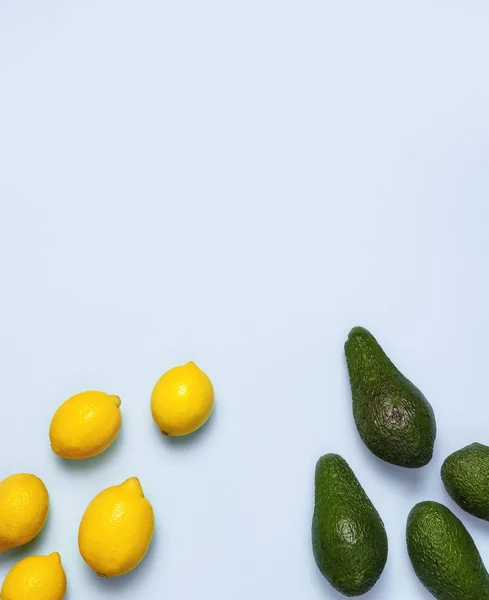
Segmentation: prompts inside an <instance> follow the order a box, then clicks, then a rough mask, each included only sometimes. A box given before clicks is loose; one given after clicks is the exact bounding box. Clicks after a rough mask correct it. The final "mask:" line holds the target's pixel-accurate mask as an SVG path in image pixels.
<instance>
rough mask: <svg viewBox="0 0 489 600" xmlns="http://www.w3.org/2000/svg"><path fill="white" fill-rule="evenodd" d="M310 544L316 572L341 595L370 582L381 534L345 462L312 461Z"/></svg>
mask: <svg viewBox="0 0 489 600" xmlns="http://www.w3.org/2000/svg"><path fill="white" fill-rule="evenodd" d="M315 485H316V491H315V505H314V516H313V520H312V547H313V552H314V558H315V560H316V564H317V566H318V567H319V570H320V571H321V573H322V574H323V575H324V577H325V578H326V579H327V580H328V581H329V582H330V584H331V585H332V586H333V587H334V588H335V589H336V590H338V591H339V592H341V593H342V594H344V595H345V596H360V595H362V594H365V593H366V592H368V591H369V590H370V589H371V588H372V587H373V586H374V585H375V583H376V581H377V580H378V578H379V577H380V575H381V574H382V571H383V570H384V567H385V563H386V561H387V534H386V532H385V528H384V524H383V522H382V519H381V518H380V515H379V513H378V512H377V511H376V509H375V507H374V505H373V504H372V502H371V501H370V499H369V498H368V496H367V494H366V493H365V491H364V489H363V488H362V486H361V485H360V483H359V481H358V479H357V478H356V477H355V474H354V473H353V471H352V470H351V468H350V467H349V465H348V463H347V462H346V461H345V460H344V459H343V458H342V457H341V456H339V455H338V454H326V455H325V456H323V457H321V458H320V459H319V461H318V462H317V465H316V481H315Z"/></svg>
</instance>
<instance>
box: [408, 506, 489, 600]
mask: <svg viewBox="0 0 489 600" xmlns="http://www.w3.org/2000/svg"><path fill="white" fill-rule="evenodd" d="M406 541H407V547H408V553H409V558H410V559H411V563H412V565H413V568H414V571H415V573H416V575H417V576H418V578H419V579H420V581H421V583H422V584H423V585H424V586H425V588H426V589H427V590H429V591H430V592H431V593H432V594H433V596H434V597H435V598H437V600H488V599H489V574H488V572H487V571H486V568H485V566H484V564H483V562H482V559H481V557H480V554H479V551H478V550H477V547H476V545H475V543H474V540H473V539H472V536H471V535H470V533H469V532H468V531H467V529H465V527H464V525H463V523H462V522H461V521H460V520H459V519H458V518H457V517H456V516H455V515H454V514H453V513H452V512H451V511H450V510H449V509H448V508H447V507H446V506H443V504H439V503H438V502H420V503H419V504H417V505H416V506H415V507H414V508H413V509H412V510H411V512H410V513H409V517H408V520H407V528H406Z"/></svg>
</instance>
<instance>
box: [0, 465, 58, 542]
mask: <svg viewBox="0 0 489 600" xmlns="http://www.w3.org/2000/svg"><path fill="white" fill-rule="evenodd" d="M48 511H49V494H48V491H47V489H46V486H45V485H44V483H43V482H42V481H41V480H40V479H39V477H36V476H35V475H31V474H29V473H17V474H16V475H10V477H7V478H6V479H4V480H3V481H1V482H0V552H4V551H5V550H8V549H9V548H15V547H17V546H22V545H23V544H27V542H30V541H31V540H32V539H34V538H35V537H36V535H37V534H38V533H39V532H40V531H41V529H42V528H43V527H44V524H45V523H46V519H47V516H48Z"/></svg>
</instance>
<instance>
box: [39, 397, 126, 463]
mask: <svg viewBox="0 0 489 600" xmlns="http://www.w3.org/2000/svg"><path fill="white" fill-rule="evenodd" d="M120 405H121V400H120V398H119V396H114V395H111V394H106V393H104V392H99V391H87V392H81V393H80V394H76V395H75V396H72V397H71V398H69V399H68V400H66V401H65V402H63V404H61V406H60V407H59V408H58V410H57V411H56V412H55V414H54V416H53V419H52V421H51V426H50V428H49V439H50V441H51V448H52V449H53V452H54V453H55V454H57V455H58V456H62V457H63V458H69V459H72V460H82V459H85V458H92V457H93V456H97V455H98V454H101V453H102V452H104V451H105V450H107V448H108V447H109V446H110V445H111V444H113V443H114V442H115V440H116V439H117V436H118V435H119V431H120V429H121V425H122V416H121V411H120V408H119V407H120Z"/></svg>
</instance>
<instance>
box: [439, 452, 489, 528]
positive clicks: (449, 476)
mask: <svg viewBox="0 0 489 600" xmlns="http://www.w3.org/2000/svg"><path fill="white" fill-rule="evenodd" d="M441 478H442V480H443V485H444V486H445V489H446V490H447V492H448V494H449V495H450V497H451V498H452V500H454V502H456V503H457V504H458V505H459V506H460V508H463V509H464V510H465V511H467V512H468V513H470V514H471V515H474V516H475V517H479V519H484V520H485V521H489V447H488V446H484V445H483V444H478V443H474V444H470V446H466V447H465V448H462V449H461V450H457V452H454V453H453V454H451V455H450V456H449V457H448V458H447V459H446V460H445V462H444V463H443V466H442V468H441Z"/></svg>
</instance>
